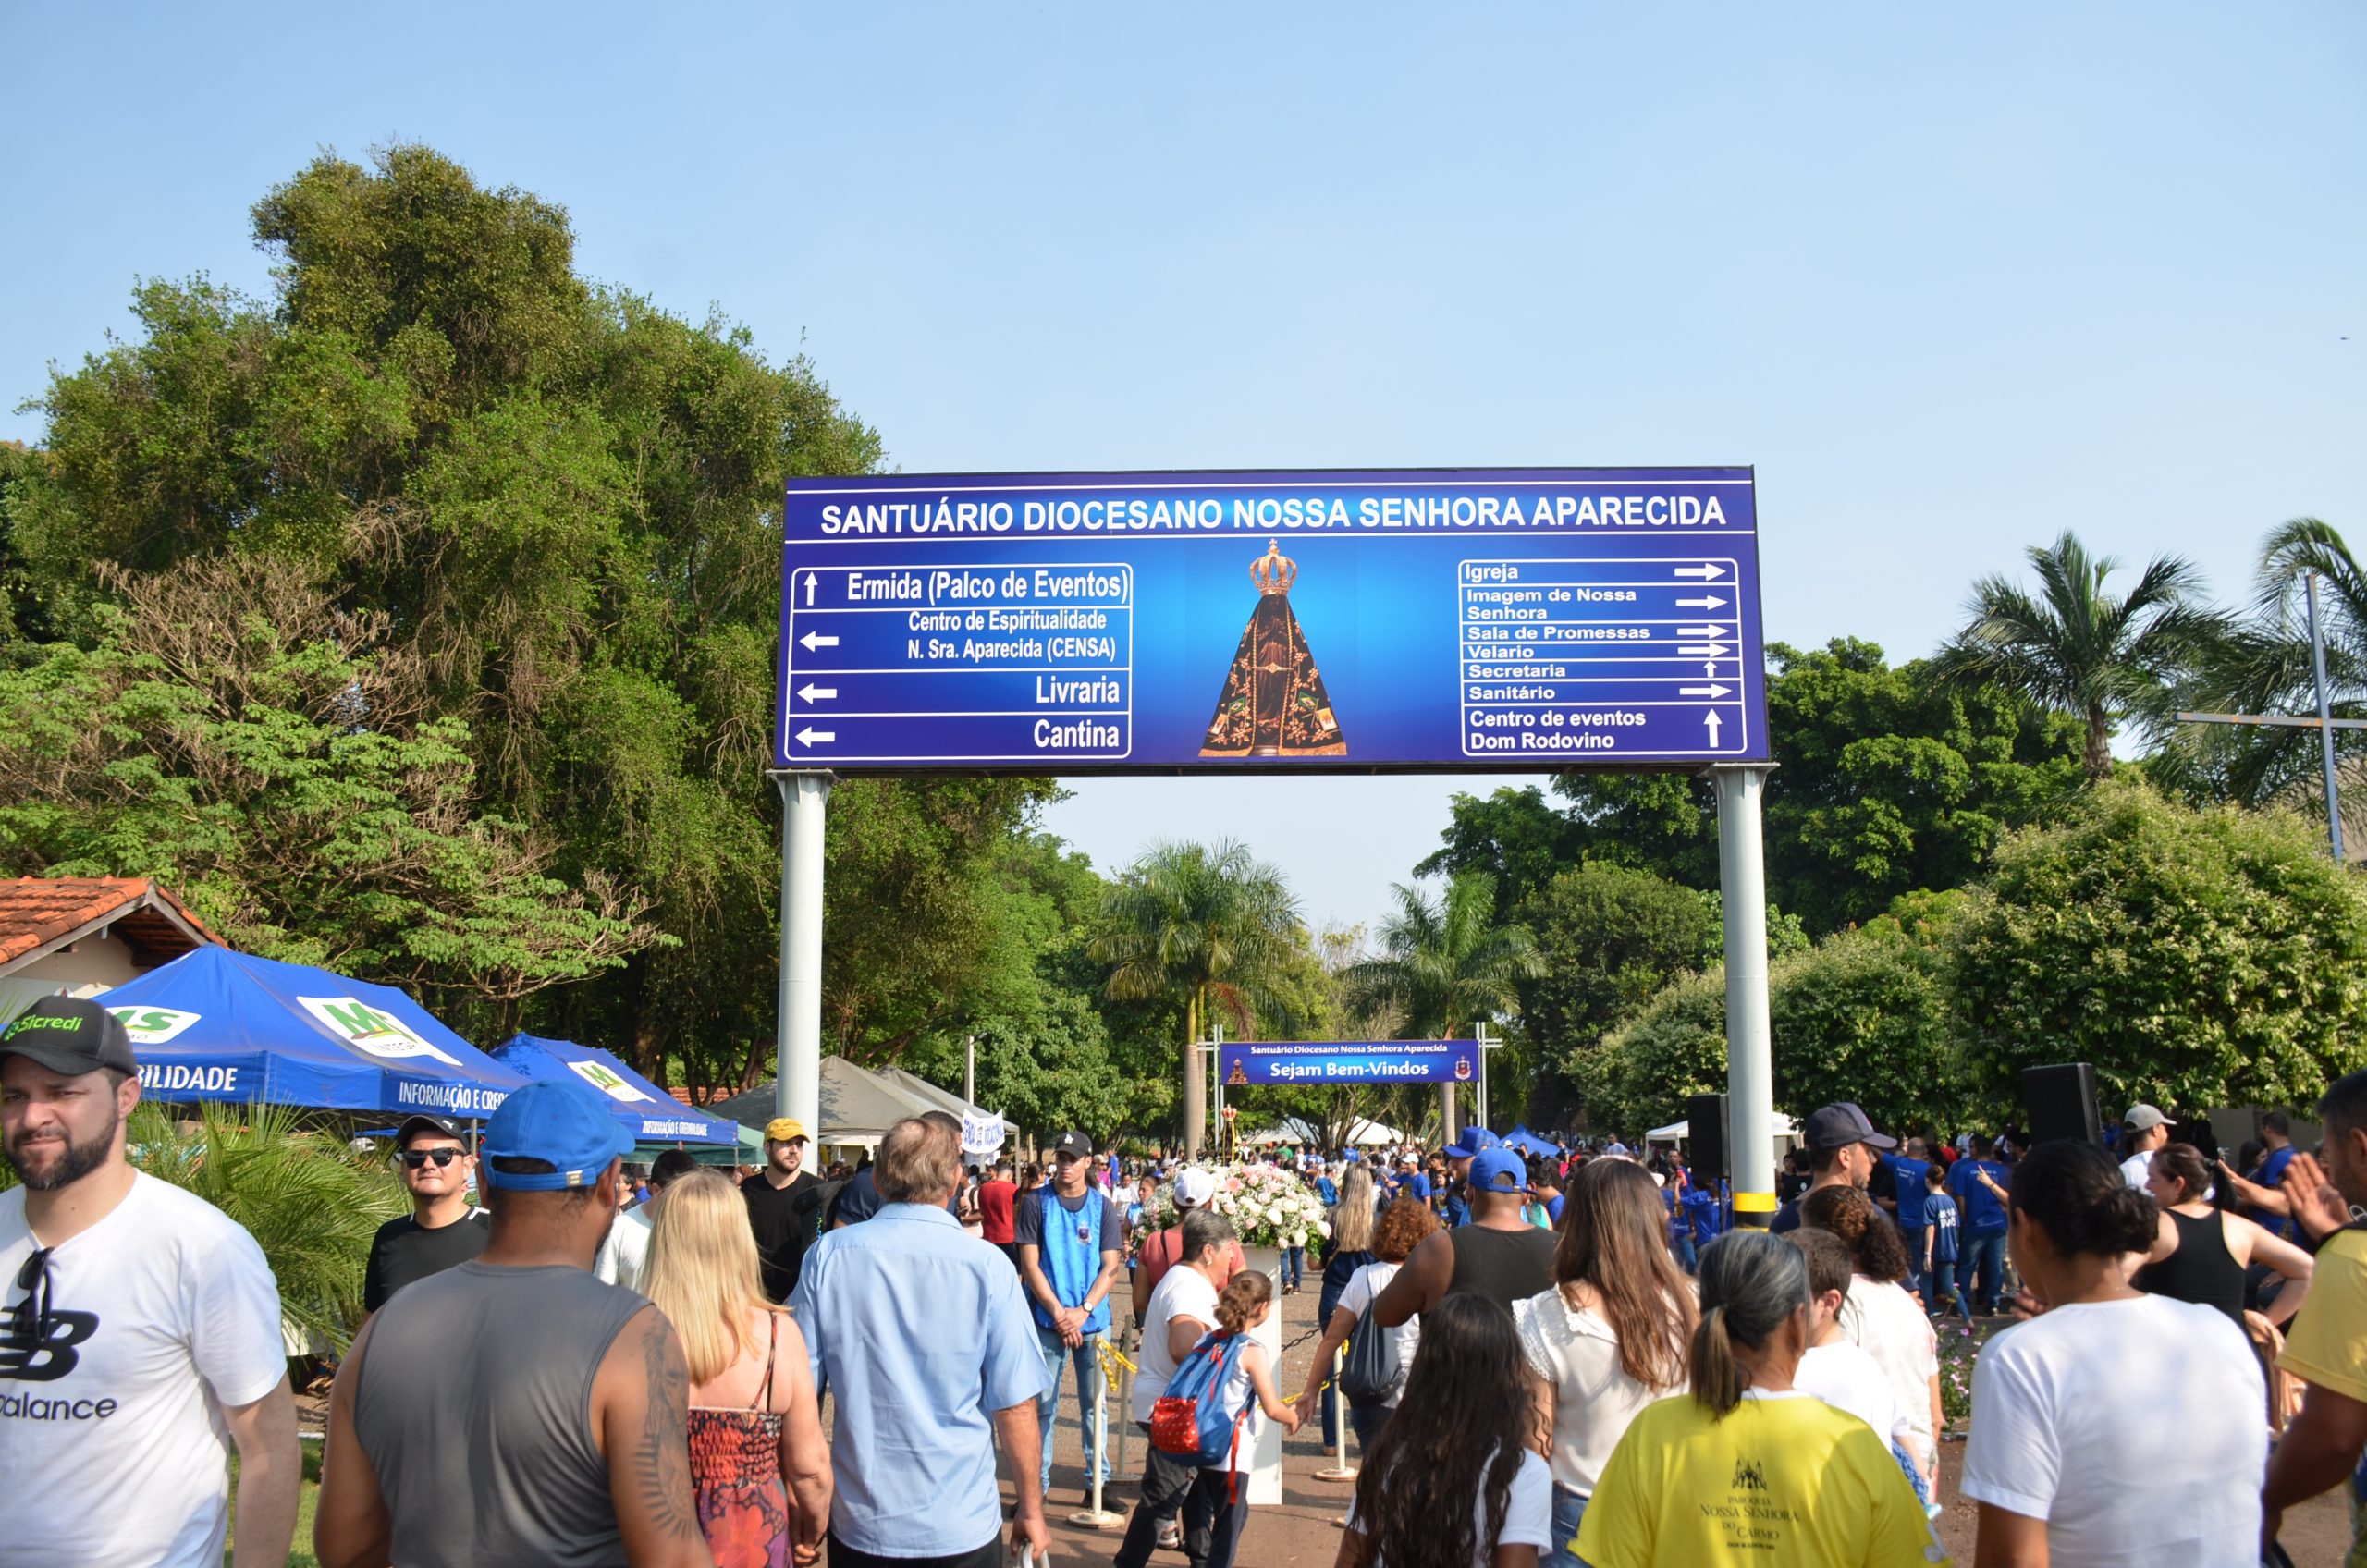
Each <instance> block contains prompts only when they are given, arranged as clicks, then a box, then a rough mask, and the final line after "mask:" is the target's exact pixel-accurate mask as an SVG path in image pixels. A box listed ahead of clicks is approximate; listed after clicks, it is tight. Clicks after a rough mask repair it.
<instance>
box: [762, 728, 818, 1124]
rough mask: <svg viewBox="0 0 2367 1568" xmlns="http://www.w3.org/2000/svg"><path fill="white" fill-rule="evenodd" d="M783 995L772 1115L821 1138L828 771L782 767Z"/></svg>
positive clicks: (775, 1051) (775, 1031) (775, 778)
mask: <svg viewBox="0 0 2367 1568" xmlns="http://www.w3.org/2000/svg"><path fill="white" fill-rule="evenodd" d="M773 782H774V783H776V784H778V785H779V787H780V800H781V832H780V995H779V1011H778V1013H777V1014H776V1015H775V1023H774V1026H773V1075H774V1076H773V1114H774V1115H776V1116H793V1117H795V1118H797V1120H798V1121H803V1122H804V1123H805V1125H806V1127H807V1129H808V1130H809V1131H810V1132H812V1133H813V1134H814V1141H815V1145H816V1146H817V1147H818V1146H820V1144H821V1141H822V824H823V819H824V816H825V815H826V811H827V808H828V804H829V800H830V776H829V775H828V773H796V772H782V773H775V774H774V775H773Z"/></svg>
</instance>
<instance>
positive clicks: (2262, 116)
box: [0, 0, 2367, 921]
mask: <svg viewBox="0 0 2367 1568" xmlns="http://www.w3.org/2000/svg"><path fill="white" fill-rule="evenodd" d="M7 12H8V17H7V31H8V35H9V37H10V41H11V45H12V48H11V53H12V55H15V57H17V58H18V60H20V61H24V62H29V63H31V64H32V65H33V66H34V67H36V68H31V69H27V70H22V71H18V72H17V73H14V76H13V79H12V80H11V84H10V93H9V98H10V105H11V108H12V110H13V114H12V116H11V117H12V119H13V121H14V123H15V125H16V128H17V132H18V147H19V149H20V156H19V158H18V160H17V162H16V164H15V166H14V167H13V168H12V170H11V176H10V180H9V188H10V189H9V199H8V201H7V202H6V206H5V213H6V216H5V218H4V219H0V235H5V238H6V241H7V243H6V244H5V245H0V288H5V293H6V298H7V299H8V300H10V301H11V304H12V307H13V308H12V309H11V310H9V311H8V312H6V314H5V316H0V393H5V394H6V398H4V399H0V402H5V403H6V404H9V405H13V404H14V403H15V401H16V400H17V399H18V398H24V397H28V396H31V395H35V394H37V393H38V392H39V391H40V389H41V386H42V385H43V377H44V374H45V372H44V366H45V365H46V364H47V363H48V362H49V361H66V362H68V363H71V362H72V361H75V360H76V359H78V358H79V356H80V354H82V353H83V352H85V351H88V350H90V349H93V348H96V347H98V346H99V344H100V343H101V341H102V338H103V335H104V333H105V332H106V331H108V330H110V329H115V330H122V329H124V328H125V327H126V326H127V325H128V317H127V315H126V313H125V310H124V306H125V302H126V300H128V298H129V290H130V288H131V286H132V284H133V281H134V280H135V278H137V277H138V276H143V275H149V276H153V275H162V276H185V275H187V274H190V273H192V272H198V271H203V272H206V273H209V274H211V275H212V276H215V278H216V279H218V280H221V281H225V282H228V283H233V284H237V285H240V286H243V287H247V288H253V289H257V290H260V289H263V288H265V287H266V286H267V282H268V279H267V276H266V270H265V269H266V267H267V264H268V263H267V260H266V258H264V257H263V256H262V255H260V254H259V253H257V252H256V251H254V250H253V248H252V246H251V243H250V240H249V238H248V233H247V219H246V211H247V208H248V206H249V204H250V203H251V202H253V200H254V199H255V198H256V197H257V196H259V195H261V194H262V193H263V192H264V190H266V189H268V188H269V187H270V186H271V185H272V184H273V183H274V182H276V181H277V180H280V179H284V178H287V177H288V175H290V174H291V173H293V172H294V171H295V170H296V169H297V168H298V167H299V166H300V165H301V164H302V163H303V162H304V161H305V160H306V159H308V158H309V157H311V156H312V155H313V153H314V152H315V151H316V150H318V149H321V148H334V149H335V150H337V152H339V153H343V154H346V155H348V156H353V157H360V156H362V155H363V154H364V153H366V150H367V149H368V148H369V147H371V146H373V145H374V144H379V143H383V142H386V141H391V140H396V139H405V140H417V141H426V142H428V143H430V144H432V145H434V146H436V147H438V148H439V149H441V150H443V151H444V152H446V153H449V154H451V155H453V156H455V157H458V158H460V160H461V161H463V162H464V163H466V164H467V165H469V166H470V167H471V168H472V169H473V170H474V171H475V172H476V174H477V175H478V177H479V178H481V179H483V180H484V181H486V182H488V183H491V184H497V185H499V184H515V185H518V186H521V187H523V188H525V189H528V190H533V191H535V192H537V193H538V194H540V195H542V196H544V197H546V199H549V200H552V201H556V202H560V203H562V204H564V205H565V206H566V207H567V208H568V209H569V211H570V214H572V216H573V220H574V224H575V229H576V233H577V236H578V241H579V246H578V252H577V253H578V261H579V264H580V265H581V266H582V267H583V270H584V271H585V272H587V273H589V274H590V275H592V276H595V277H598V278H601V279H603V280H606V281H608V282H612V283H616V284H619V285H621V286H624V287H627V288H632V289H635V290H638V291H641V292H644V293H646V294H649V295H651V296H653V297H654V298H656V300H658V301H659V302H660V303H662V304H664V305H666V306H668V308H670V309H673V310H676V311H678V312H684V313H689V314H703V313H705V311H706V310H707V309H708V307H709V306H710V304H712V305H714V306H716V307H717V308H719V309H720V310H721V311H723V312H725V313H726V314H727V315H729V316H730V317H731V318H733V319H736V320H738V321H742V322H744V323H745V324H746V325H748V326H749V327H750V328H751V329H752V330H753V331H754V335H755V337H756V340H757V342H758V343H759V344H760V345H761V346H762V347H763V348H764V349H767V351H768V352H770V353H772V354H774V355H776V356H779V355H785V354H789V353H792V352H796V351H799V350H800V349H802V350H803V351H804V352H806V353H807V354H809V355H811V356H812V358H813V359H814V361H815V362H816V366H817V367H818V369H819V370H820V372H821V373H822V374H824V376H825V377H827V378H828V380H829V382H830V383H831V385H832V386H833V387H834V388H835V389H836V390H837V392H838V393H839V394H840V397H841V398H843V399H844V400H845V401H846V403H847V404H848V405H849V406H850V407H852V409H854V410H857V411H858V412H859V413H861V414H862V415H863V416H864V417H865V418H866V419H868V420H870V421H871V422H873V423H876V424H877V426H878V427H879V428H880V430H881V432H882V433H883V435H885V437H886V439H887V443H888V447H889V453H890V456H891V459H892V460H893V461H894V462H895V463H896V464H897V465H899V466H900V467H901V468H902V469H903V470H905V471H907V472H915V473H919V472H931V471H936V470H946V471H961V470H981V469H986V470H992V469H1039V470H1040V469H1056V468H1129V467H1146V468H1152V467H1155V468H1177V467H1201V466H1206V467H1233V466H1273V467H1301V466H1306V467H1331V466H1360V465H1371V466H1388V465H1399V464H1404V465H1412V464H1494V463H1502V464H1560V463H1572V464H1586V463H1613V464H1624V463H1696V462H1700V463H1713V462H1714V463H1723V462H1748V463H1754V464H1756V465H1758V470H1759V476H1760V516H1761V528H1762V535H1761V541H1760V550H1761V557H1762V561H1763V563H1764V594H1763V597H1764V608H1765V614H1766V619H1767V627H1768V632H1769V635H1770V636H1771V637H1774V638H1780V639H1784V640H1786V641H1790V642H1794V643H1814V642H1821V641H1822V640H1824V639H1826V638H1828V637H1833V636H1837V635H1844V634H1852V635H1858V636H1862V637H1867V638H1870V639H1872V640H1874V641H1876V642H1879V643H1882V644H1883V646H1884V647H1885V648H1887V649H1889V650H1890V651H1891V652H1892V653H1893V654H1894V655H1899V656H1905V655H1914V654H1919V653H1923V652H1926V651H1928V650H1929V649H1930V648H1931V646H1932V643H1934V642H1935V641H1936V640H1937V639H1938V638H1939V637H1940V636H1941V635H1943V634H1944V631H1946V630H1947V629H1948V628H1949V626H1950V625H1951V623H1952V622H1953V620H1954V619H1956V615H1957V611H1958V606H1960V605H1961V603H1962V601H1963V598H1964V596H1965V592H1966V588H1967V585H1968V582H1970V580H1971V579H1972V578H1973V577H1974V576H1976V575H1977V574H1979V573H1981V572H1982V571H1987V570H2006V569H2011V568H2013V567H2014V566H2016V564H2017V560H2018V555H2019V552H2020V550H2021V549H2022V548H2023V547H2024V546H2026V545H2030V544H2031V543H2034V542H2038V541H2042V540H2045V539H2049V538H2052V537H2053V535H2054V533H2057V532H2058V531H2060V530H2062V529H2064V528H2074V529H2077V530H2078V531H2079V533H2081V534H2082V536H2083V537H2085V538H2086V539H2087V540H2088V541H2089V543H2090V544H2091V545H2093V546H2096V547H2099V548H2103V549H2107V550H2110V551H2112V552H2114V553H2116V554H2118V555H2121V556H2123V557H2128V558H2130V559H2132V560H2139V559H2142V558H2143V557H2146V556H2149V555H2151V554H2153V553H2155V552H2159V551H2177V552H2181V553H2185V554H2188V555H2190V556H2193V557H2196V558H2197V559H2199V560H2200V561H2201V563H2202V564H2203V565H2204V566H2205V568H2206V569H2207V570H2208V571H2209V573H2210V575H2211V578H2212V581H2213V582H2214V586H2216V587H2217V588H2218V589H2219V591H2220V592H2221V593H2222V594H2225V595H2226V596H2229V597H2234V596H2238V594H2240V593H2241V592H2242V591H2243V590H2244V589H2245V587H2246V586H2247V585H2248V582H2249V573H2250V555H2251V552H2252V550H2253V547H2254V545H2255V544H2256V542H2257V540H2258V538H2259V536H2260V535H2261V533H2263V531H2264V530H2265V529H2266V528H2268V527H2269V526H2271V525H2273V524H2275V523H2276V522H2278V521H2282V520H2284V519H2286V518H2288V517H2291V516H2295V515H2299V514H2304V513H2307V514H2311V515H2315V516H2319V517H2323V518H2324V519H2326V520H2328V521H2332V522H2334V523H2335V524H2336V526H2338V527H2343V528H2346V529H2353V530H2356V531H2359V532H2360V533H2367V506H2363V505H2362V503H2367V441H2362V439H2361V432H2362V431H2367V156H2363V155H2362V154H2367V8H2362V7H2361V6H2357V5H2355V4H2351V3H2349V0H2335V3H2329V4H2319V5H2308V4H2291V5H2286V6H2274V7H2237V6H2225V5H2186V4H2143V5H2137V4H2130V5H2086V6H2060V5H2001V6H1981V7H1952V8H1945V9H1944V8H1940V7H1928V6H1912V7H1910V6H1844V5H1825V6H1781V7H1779V6H1742V5H1717V4H1711V5H1699V6H1684V7H1673V6H1657V7H1643V6H1630V7H1612V6H1566V5H1553V6H1545V5H1515V4H1506V5H1498V6H1486V7H1478V6H1471V7H1462V6H1458V7H1444V6H1383V5H1357V6H1346V5H1314V4H1309V5H1300V6H1191V7H1185V6H1166V7H1150V6H1124V7H1120V6H1105V7H1091V6H1024V7H1022V6H952V5H942V6H938V5H921V4H912V5H897V6H828V7H825V6H751V7H745V8H730V7H705V6H682V7H673V8H670V9H668V10H667V11H666V12H664V13H663V14H662V15H660V14H658V13H653V12H651V11H649V10H648V9H647V8H645V7H632V8H627V7H624V6H583V5H575V6H547V7H528V6H510V7H487V6H433V5H421V6H407V7H401V8H399V9H397V10H387V9H385V8H383V7H382V8H378V9H375V10H371V9H346V8H338V7H319V6H240V7H238V8H237V9H236V11H235V12H215V11H210V10H206V11H193V10H191V9H190V8H189V7H186V6H117V7H106V8H100V7H69V6H30V5H25V4H21V3H18V4H11V5H10V6H8V7H7ZM39 431H40V418H39V415H38V414H37V413H31V412H24V413H17V412H6V411H0V435H8V436H14V437H18V438H24V439H31V438H35V437H37V436H38V434H39ZM1489 784H1490V780H1487V779H1478V780H1469V779H1465V780H1454V779H1443V778H1387V779H1360V780H1345V779H1321V780H1312V779H1287V780H1271V781H1264V780H1257V781H1253V780H1228V781H1223V782H1221V783H1220V782H1217V781H1211V780H1172V779H1143V780H1127V781H1114V780H1081V781H1079V783H1078V785H1077V788H1076V794H1075V797H1074V798H1073V800H1071V801H1070V802H1066V803H1064V804H1063V805H1061V806H1060V807H1059V808H1056V810H1055V811H1054V813H1053V815H1052V818H1051V826H1052V827H1054V828H1055V829H1056V830H1057V831H1060V832H1061V833H1062V834H1063V835H1064V836H1066V837H1069V838H1071V839H1073V840H1074V841H1075V842H1077V843H1078V844H1079V845H1080V846H1082V847H1083V848H1085V849H1086V850H1087V851H1090V852H1091V853H1092V854H1093V855H1094V856H1095V858H1096V859H1097V861H1098V862H1100V863H1101V864H1104V865H1105V866H1112V867H1114V866H1116V865H1119V864H1123V863H1124V862H1125V861H1126V860H1127V859H1128V858H1130V857H1131V856H1132V855H1133V854H1134V853H1135V852H1136V851H1139V850H1140V849H1141V848H1142V847H1143V846H1144V845H1145V844H1146V843H1147V842H1148V841H1149V840H1150V839H1155V838H1158V837H1162V836H1180V837H1212V836H1216V835H1220V834H1224V833H1233V834H1237V835H1239V836H1241V837H1243V838H1245V839H1248V840H1249V841H1250V842H1251V844H1252V845H1253V846H1254V847H1255V848H1256V849H1257V851H1259V852H1260V853H1262V854H1264V855H1266V856H1267V857H1269V858H1270V859H1272V860H1274V861H1276V862H1277V863H1279V864H1282V866H1283V868H1284V869H1285V870H1287V871H1288V872H1289V873H1290V874H1291V876H1292V878H1293V881H1294V885H1295V886H1296V887H1297V888H1298V889H1299V891H1300V893H1301V895H1302V899H1303V901H1304V903H1305V906H1306V913H1308V915H1309V916H1310V918H1312V919H1315V920H1318V921H1321V920H1324V919H1327V918H1331V919H1343V920H1344V919H1369V918H1372V917H1374V916H1376V915H1377V914H1379V913H1381V911H1382V910H1383V908H1384V907H1385V902H1386V896H1387V895H1386V889H1387V885H1388V884H1389V883H1390V882H1391V881H1392V880H1398V879H1402V878H1403V877H1404V876H1405V875H1406V873H1407V870H1408V868H1409V867H1410V866H1411V864H1412V863H1413V861H1414V860H1416V859H1417V858H1418V857H1419V856H1420V855H1421V854H1423V853H1425V852H1427V851H1428V850H1429V849H1430V848H1431V847H1433V846H1434V845H1435V844H1436V842H1437V833H1438V830H1439V828H1440V827H1441V826H1442V824H1443V823H1444V821H1445V815H1446V812H1445V802H1446V799H1447V797H1448V795H1449V794H1450V793H1451V792H1452V791H1453V790H1454V789H1455V788H1458V787H1463V788H1480V789H1484V788H1487V787H1488V786H1489Z"/></svg>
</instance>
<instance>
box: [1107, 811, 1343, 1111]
mask: <svg viewBox="0 0 2367 1568" xmlns="http://www.w3.org/2000/svg"><path fill="white" fill-rule="evenodd" d="M1101 917H1102V931H1101V934H1100V935H1099V936H1098V937H1095V938H1094V939H1093V942H1092V944H1091V945H1090V946H1089V947H1088V948H1087V949H1086V951H1087V952H1088V953H1089V954H1090V955H1091V957H1092V958H1093V959H1094V960H1095V961H1096V962H1101V963H1106V964H1108V965H1110V979H1109V982H1108V984H1107V986H1105V987H1104V988H1105V989H1106V990H1107V991H1108V993H1109V995H1110V999H1111V1000H1113V1001H1169V1002H1174V1003H1180V1004H1181V1005H1182V1007H1183V1009H1184V1147H1185V1149H1186V1151H1187V1152H1196V1151H1197V1150H1198V1148H1199V1146H1200V1144H1201V1141H1202V1140H1203V1139H1204V1138H1206V1137H1207V1135H1208V1080H1207V1077H1206V1076H1205V1074H1204V1073H1203V1072H1201V1070H1200V1066H1199V1061H1198V1058H1197V1057H1196V1055H1195V1053H1194V1050H1193V1047H1195V1046H1196V1045H1197V1044H1198V1043H1199V1039H1200V1034H1201V1031H1202V1029H1203V1028H1204V1027H1206V1026H1207V1025H1208V1023H1211V1022H1213V1020H1212V1017H1211V1014H1212V1012H1214V1011H1216V1010H1219V1009H1221V1010H1222V1011H1224V1012H1225V1013H1226V1014H1227V1015H1228V1016H1229V1017H1230V1018H1231V1019H1232V1020H1233V1025H1234V1028H1235V1029H1236V1030H1237V1031H1238V1034H1239V1037H1241V1038H1244V1039H1246V1038H1249V1037H1250V1036H1251V1035H1252V1034H1253V1033H1254V1031H1255V1026H1256V1022H1257V1015H1256V1009H1257V1008H1258V1007H1259V1006H1261V1005H1265V1004H1267V1003H1268V1002H1269V1001H1270V1000H1271V999H1272V997H1271V993H1270V991H1269V984H1270V982H1271V980H1272V979H1273V977H1274V976H1275V975H1276V974H1278V973H1279V972H1280V970H1281V969H1282V966H1283V964H1284V963H1285V962H1287V961H1288V959H1289V957H1290V955H1291V954H1292V953H1293V952H1294V951H1295V950H1296V947H1297V942H1298V934H1299V914H1298V900H1295V899H1294V898H1293V897H1292V896H1291V892H1290V889H1289V888H1288V887H1287V886H1286V885H1285V884H1284V883H1283V881H1282V873H1281V872H1279V871H1277V870H1275V869H1274V868H1273V867H1272V866H1270V865H1268V864H1264V863H1263V862H1260V861H1257V860H1254V859H1252V858H1251V856H1250V853H1249V849H1248V846H1247V845H1245V844H1243V843H1240V842H1238V841H1237V840H1233V839H1226V840H1224V841H1222V842H1220V843H1218V844H1216V845H1214V846H1207V845H1201V844H1159V845H1155V846H1153V847H1152V849H1151V850H1150V851H1149V852H1148V853H1147V854H1146V855H1144V856H1143V858H1142V859H1140V860H1138V861H1136V862H1135V863H1134V865H1133V867H1132V868H1131V869H1129V870H1128V871H1127V872H1126V874H1125V876H1122V877H1121V878H1120V879H1119V881H1118V883H1117V884H1116V886H1114V887H1112V888H1110V891H1109V893H1108V894H1107V895H1106V896H1105V897H1104V899H1103V901H1102V909H1101Z"/></svg>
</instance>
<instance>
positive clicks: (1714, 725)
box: [1701, 708, 1718, 746]
mask: <svg viewBox="0 0 2367 1568" xmlns="http://www.w3.org/2000/svg"><path fill="white" fill-rule="evenodd" d="M1701 720H1702V722H1703V723H1705V724H1707V725H1708V726H1709V727H1710V744H1711V745H1712V746H1715V745H1716V744H1717V743H1718V710H1717V709H1715V708H1711V710H1710V711H1709V712H1708V713H1706V714H1704V715H1702V716H1701Z"/></svg>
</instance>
